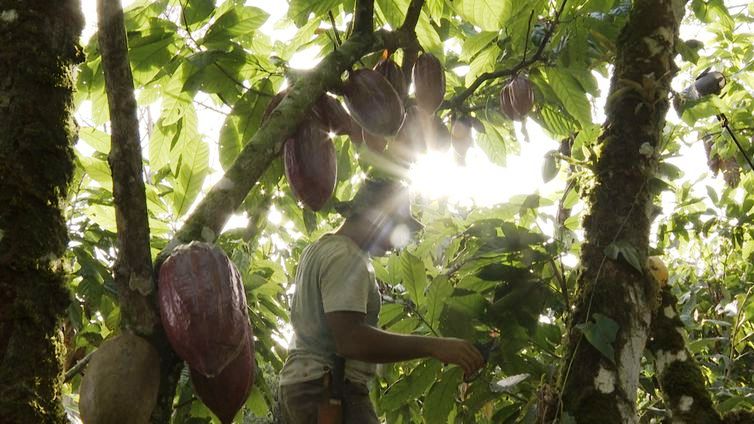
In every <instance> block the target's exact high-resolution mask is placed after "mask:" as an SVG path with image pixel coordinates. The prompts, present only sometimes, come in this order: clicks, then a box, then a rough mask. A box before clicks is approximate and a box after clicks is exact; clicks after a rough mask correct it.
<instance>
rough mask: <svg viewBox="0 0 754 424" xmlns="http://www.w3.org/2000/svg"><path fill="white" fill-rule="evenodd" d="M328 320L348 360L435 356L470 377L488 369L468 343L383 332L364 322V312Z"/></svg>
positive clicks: (331, 315)
mask: <svg viewBox="0 0 754 424" xmlns="http://www.w3.org/2000/svg"><path fill="white" fill-rule="evenodd" d="M325 317H326V318H327V324H328V326H329V327H330V331H331V332H332V334H333V337H334V339H335V346H336V349H337V351H338V354H339V355H341V356H343V357H345V358H350V359H357V360H359V361H364V362H373V363H386V362H400V361H407V360H411V359H417V358H424V357H432V358H435V359H437V360H440V361H442V362H444V363H450V364H456V365H459V366H460V367H461V368H463V370H464V373H465V374H466V375H471V374H473V373H474V371H476V370H477V369H479V368H481V367H482V366H484V358H482V354H481V353H479V351H478V350H477V349H476V348H475V347H474V345H473V344H471V343H469V342H467V341H465V340H461V339H455V338H448V337H426V336H414V335H404V334H396V333H391V332H388V331H383V330H380V329H379V328H376V327H372V326H370V325H368V324H366V323H364V317H365V314H363V313H360V312H347V311H338V312H329V313H326V314H325Z"/></svg>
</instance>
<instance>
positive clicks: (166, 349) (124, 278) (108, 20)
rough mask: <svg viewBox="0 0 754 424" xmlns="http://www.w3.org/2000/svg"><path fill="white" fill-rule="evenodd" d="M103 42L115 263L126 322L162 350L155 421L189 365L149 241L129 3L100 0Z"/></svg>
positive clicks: (164, 413)
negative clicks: (167, 321)
mask: <svg viewBox="0 0 754 424" xmlns="http://www.w3.org/2000/svg"><path fill="white" fill-rule="evenodd" d="M97 15H98V20H99V32H98V34H99V45H100V50H101V52H102V64H103V71H104V75H105V87H106V91H107V101H108V106H109V108H110V119H111V148H110V154H109V155H108V158H107V159H108V163H109V164H110V169H111V170H112V178H113V198H114V203H115V220H116V224H117V228H118V244H119V246H118V259H117V261H116V263H115V265H114V274H115V283H116V285H117V287H118V303H119V305H120V308H121V318H122V321H121V326H122V327H125V328H128V329H130V330H131V331H133V332H134V333H136V334H139V335H141V336H144V337H147V338H149V339H150V340H151V342H152V344H153V345H154V346H155V347H156V348H157V350H158V352H160V389H159V394H158V403H157V406H156V407H155V410H154V411H153V413H152V422H155V423H167V422H170V417H171V415H172V412H173V411H172V407H173V397H174V395H175V388H176V385H177V383H178V378H179V373H180V370H181V368H182V367H183V364H182V362H181V360H180V359H179V358H178V357H177V356H176V354H175V352H173V349H172V348H171V347H170V343H169V342H168V340H167V338H166V336H165V333H164V331H163V328H162V325H161V322H160V315H159V310H158V307H157V303H156V298H155V297H156V287H155V281H154V276H153V268H152V255H151V250H150V240H149V218H148V212H147V200H146V192H145V189H144V178H143V171H144V170H143V167H142V158H141V140H140V137H139V120H138V116H137V105H136V98H135V96H134V85H133V75H132V74H131V68H130V64H129V61H128V44H127V39H126V30H125V25H124V17H123V8H122V6H121V4H120V1H118V0H98V1H97Z"/></svg>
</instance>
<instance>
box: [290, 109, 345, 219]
mask: <svg viewBox="0 0 754 424" xmlns="http://www.w3.org/2000/svg"><path fill="white" fill-rule="evenodd" d="M337 161H338V160H337V156H336V153H335V146H334V145H333V142H332V140H330V138H329V137H328V136H327V132H325V131H324V129H322V127H320V126H319V125H317V123H316V122H313V121H309V120H306V121H304V122H303V123H302V124H301V126H300V127H299V128H298V130H296V133H295V134H294V135H293V137H291V138H289V139H288V140H286V141H285V144H284V145H283V165H284V170H285V176H286V177H287V178H288V184H289V185H290V186H291V191H293V195H294V196H296V198H297V199H299V200H300V201H302V202H303V203H304V205H306V206H307V207H309V208H310V209H312V210H314V211H318V210H320V209H322V207H323V206H324V205H325V203H326V202H327V201H328V200H329V199H330V197H332V194H333V191H335V180H336V177H337V176H338V169H337Z"/></svg>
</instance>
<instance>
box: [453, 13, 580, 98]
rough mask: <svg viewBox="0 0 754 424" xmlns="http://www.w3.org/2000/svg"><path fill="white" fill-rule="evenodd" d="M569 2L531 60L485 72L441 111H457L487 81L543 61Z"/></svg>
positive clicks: (550, 27)
mask: <svg viewBox="0 0 754 424" xmlns="http://www.w3.org/2000/svg"><path fill="white" fill-rule="evenodd" d="M567 2H568V0H563V2H562V3H561V4H560V8H559V9H558V10H557V12H555V16H554V17H553V19H552V21H551V22H550V23H549V28H547V31H546V32H545V35H544V37H543V38H542V41H541V42H540V43H539V46H538V47H537V50H536V51H535V52H534V54H533V55H532V56H531V57H530V58H528V59H527V58H526V56H524V58H523V59H522V60H521V62H519V63H518V64H517V65H516V66H513V67H512V68H508V69H501V70H499V71H495V72H485V73H483V74H482V75H479V76H478V77H477V78H476V79H475V80H474V82H472V83H471V85H469V86H468V88H466V89H465V90H463V91H462V92H460V93H458V94H457V95H455V96H454V97H452V98H451V99H449V100H446V101H444V102H443V103H442V105H441V106H440V108H441V109H457V108H458V107H460V106H461V105H462V104H463V102H464V101H466V99H468V98H469V97H471V96H472V95H473V94H474V92H475V91H476V90H477V89H478V88H479V87H480V86H481V85H482V84H484V83H485V82H486V81H489V80H494V79H497V78H501V77H505V76H510V75H516V74H517V73H519V72H520V71H521V70H522V69H525V68H528V67H529V66H530V65H531V64H533V63H534V62H537V61H539V60H541V59H542V57H543V54H544V51H545V48H546V47H547V44H548V43H549V42H550V39H551V38H552V35H553V34H554V33H555V29H556V28H557V26H558V23H559V22H560V15H561V14H562V13H563V10H565V6H566V3H567Z"/></svg>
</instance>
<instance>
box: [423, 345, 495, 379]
mask: <svg viewBox="0 0 754 424" xmlns="http://www.w3.org/2000/svg"><path fill="white" fill-rule="evenodd" d="M431 355H432V357H434V358H436V359H437V360H439V361H441V362H443V363H445V364H455V365H458V366H460V367H461V368H463V372H464V374H465V375H472V374H474V373H475V372H476V371H477V370H478V369H480V368H482V367H483V366H484V357H482V354H481V352H479V350H477V348H476V347H474V345H473V344H471V343H469V342H467V341H466V340H462V339H456V338H452V337H443V338H435V339H432V342H431Z"/></svg>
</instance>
